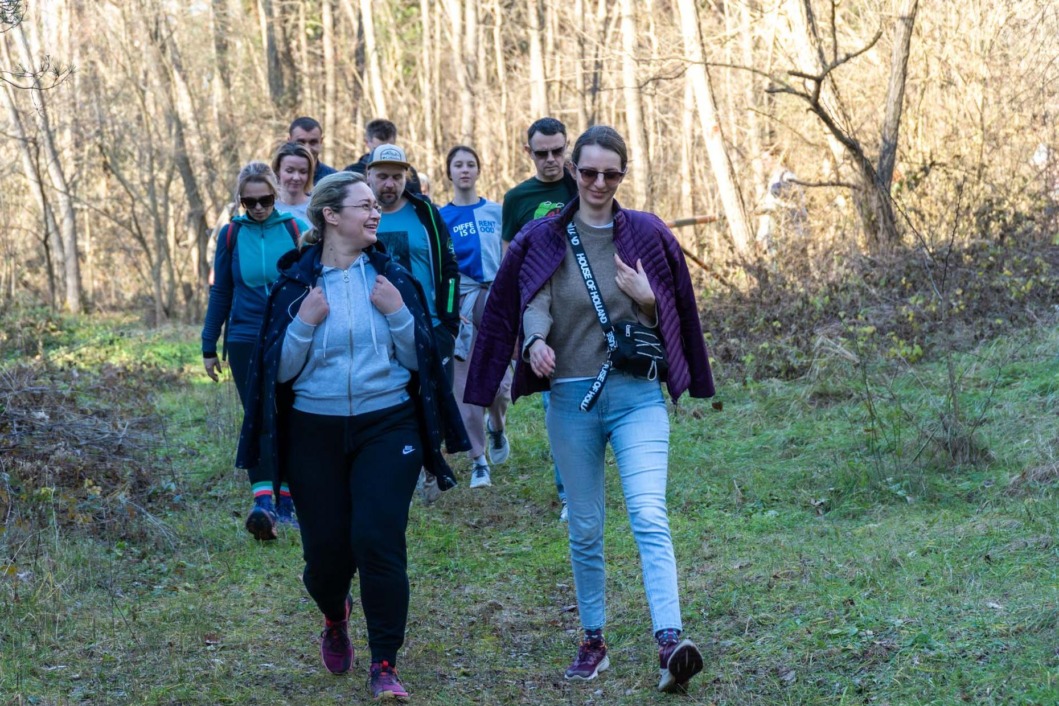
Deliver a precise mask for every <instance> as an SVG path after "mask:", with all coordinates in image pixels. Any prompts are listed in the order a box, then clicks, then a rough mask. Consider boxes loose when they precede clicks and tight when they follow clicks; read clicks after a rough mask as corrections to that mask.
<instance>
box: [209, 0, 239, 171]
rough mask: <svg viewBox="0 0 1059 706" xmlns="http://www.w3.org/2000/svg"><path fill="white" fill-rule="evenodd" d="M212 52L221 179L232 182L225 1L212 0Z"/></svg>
mask: <svg viewBox="0 0 1059 706" xmlns="http://www.w3.org/2000/svg"><path fill="white" fill-rule="evenodd" d="M211 7H212V8H213V52H214V56H215V57H216V67H217V70H216V71H215V72H214V80H213V113H214V117H215V119H216V121H217V136H218V139H220V155H221V159H222V160H224V162H223V167H222V172H223V173H222V175H221V180H222V182H223V183H224V184H225V185H226V186H227V185H228V184H234V183H235V177H236V174H238V173H239V166H240V165H239V147H238V141H237V136H238V134H239V133H238V131H237V130H236V128H235V125H234V123H233V122H232V117H233V113H234V110H233V108H232V70H231V64H230V63H229V53H228V46H229V45H228V37H229V36H231V31H232V30H231V21H230V17H229V15H228V2H227V0H213V2H212V5H211Z"/></svg>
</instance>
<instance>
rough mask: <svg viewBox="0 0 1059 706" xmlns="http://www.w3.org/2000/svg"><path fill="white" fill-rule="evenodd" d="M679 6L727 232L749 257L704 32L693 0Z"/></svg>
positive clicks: (746, 230)
mask: <svg viewBox="0 0 1059 706" xmlns="http://www.w3.org/2000/svg"><path fill="white" fill-rule="evenodd" d="M677 1H678V4H679V7H680V24H681V31H682V33H683V35H684V51H685V56H686V58H687V61H688V74H687V75H688V80H689V81H690V82H691V85H692V89H693V90H694V92H695V101H696V104H697V106H698V109H699V121H700V122H701V123H702V135H703V139H704V140H705V141H706V153H707V154H708V155H709V156H710V166H711V168H712V170H713V176H714V179H715V180H716V181H717V189H718V191H719V192H720V196H721V203H722V205H723V206H724V215H725V218H726V219H727V221H728V231H729V233H731V236H732V244H733V246H734V247H735V251H736V252H737V253H738V254H739V255H741V256H743V257H746V256H748V255H750V243H751V234H750V227H749V225H748V223H747V216H746V206H745V205H744V203H743V196H742V194H741V193H740V191H739V185H738V183H737V182H736V180H735V174H734V172H733V170H732V163H731V161H730V160H729V159H728V149H727V147H726V146H725V144H724V135H723V133H722V132H721V126H720V124H719V123H718V122H717V107H716V103H715V102H714V99H713V89H712V88H711V87H710V78H709V74H708V73H707V71H706V61H705V57H704V55H703V50H702V34H701V32H700V30H699V16H698V12H697V10H696V9H695V2H694V0H677Z"/></svg>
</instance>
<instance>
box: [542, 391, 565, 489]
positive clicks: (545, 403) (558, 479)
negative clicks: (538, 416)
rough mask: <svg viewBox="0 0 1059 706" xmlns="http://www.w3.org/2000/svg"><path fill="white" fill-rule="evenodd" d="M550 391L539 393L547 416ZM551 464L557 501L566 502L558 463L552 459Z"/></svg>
mask: <svg viewBox="0 0 1059 706" xmlns="http://www.w3.org/2000/svg"><path fill="white" fill-rule="evenodd" d="M551 397H552V393H551V392H549V391H548V390H545V391H544V392H542V393H541V406H542V407H544V416H545V418H547V416H548V401H549V400H550V399H551ZM552 466H554V468H555V492H557V493H558V494H559V502H561V503H565V502H566V489H565V488H563V477H562V476H561V475H559V464H558V463H556V462H555V459H552Z"/></svg>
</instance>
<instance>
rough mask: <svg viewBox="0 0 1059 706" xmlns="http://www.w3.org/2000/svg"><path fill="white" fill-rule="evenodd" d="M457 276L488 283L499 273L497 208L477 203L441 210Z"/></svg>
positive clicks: (449, 205)
mask: <svg viewBox="0 0 1059 706" xmlns="http://www.w3.org/2000/svg"><path fill="white" fill-rule="evenodd" d="M440 210H441V217H442V218H443V219H444V220H445V225H446V226H448V229H449V237H450V238H451V239H452V247H453V249H454V250H455V251H456V260H457V261H458V262H459V266H460V274H461V275H462V276H464V277H470V278H471V279H473V280H474V281H475V282H492V281H493V279H494V278H495V277H496V271H497V270H498V269H500V258H501V256H502V250H501V247H500V212H501V209H500V204H498V203H495V202H493V201H490V200H488V199H478V203H476V204H471V205H469V206H457V205H456V204H453V203H450V204H448V205H447V206H442V207H441V209H440Z"/></svg>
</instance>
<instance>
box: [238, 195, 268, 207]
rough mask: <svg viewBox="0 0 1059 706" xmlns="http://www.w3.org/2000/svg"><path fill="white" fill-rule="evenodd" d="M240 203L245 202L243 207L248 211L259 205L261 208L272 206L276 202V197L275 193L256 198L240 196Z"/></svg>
mask: <svg viewBox="0 0 1059 706" xmlns="http://www.w3.org/2000/svg"><path fill="white" fill-rule="evenodd" d="M239 203H241V204H243V208H245V209H246V210H247V211H252V210H254V209H255V208H257V207H258V206H260V207H261V208H272V207H273V206H274V205H275V204H276V197H275V195H273V194H269V195H268V196H261V197H259V198H256V199H255V198H252V197H250V196H240V197H239Z"/></svg>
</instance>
